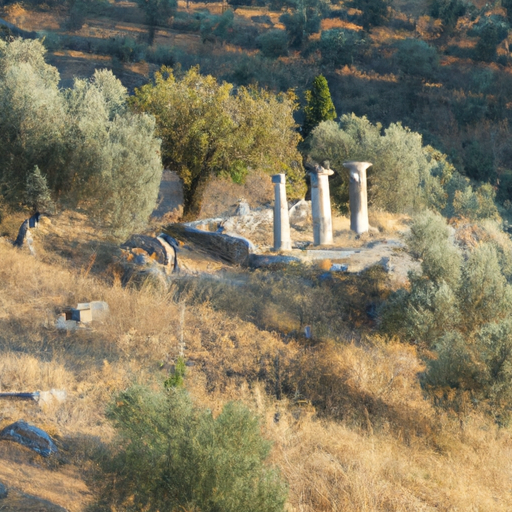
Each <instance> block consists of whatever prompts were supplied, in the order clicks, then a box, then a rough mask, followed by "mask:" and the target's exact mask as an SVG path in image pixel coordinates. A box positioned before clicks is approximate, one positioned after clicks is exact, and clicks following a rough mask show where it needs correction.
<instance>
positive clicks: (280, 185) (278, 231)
mask: <svg viewBox="0 0 512 512" xmlns="http://www.w3.org/2000/svg"><path fill="white" fill-rule="evenodd" d="M272 183H273V184H274V194H275V202H274V250H275V251H289V250H291V248H292V240H291V237H290V219H289V217H288V201H287V200H286V178H285V175H284V174H274V176H272Z"/></svg>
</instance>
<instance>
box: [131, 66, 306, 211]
mask: <svg viewBox="0 0 512 512" xmlns="http://www.w3.org/2000/svg"><path fill="white" fill-rule="evenodd" d="M131 105H132V107H133V110H134V111H135V112H148V113H150V114H152V115H154V116H155V118H156V122H157V133H158V135H159V136H160V137H161V139H162V156H163V163H164V165H165V166H166V167H169V168H170V169H172V170H175V171H176V172H177V173H178V175H179V176H180V178H181V179H182V181H183V185H184V212H183V213H184V217H185V218H195V217H197V215H198V214H199V212H200V210H201V204H202V198H203V194H204V191H205V189H206V186H207V184H208V182H209V180H210V179H211V177H212V176H215V175H220V174H225V175H228V176H231V177H235V178H236V179H240V177H241V176H242V177H243V175H244V174H247V173H248V172H250V170H251V169H257V168H258V169H261V170H263V171H265V172H268V173H269V174H270V173H276V172H285V173H286V174H287V175H288V179H289V181H291V182H292V184H293V185H295V186H294V187H293V190H291V192H292V197H293V193H294V194H295V196H297V195H299V196H300V194H301V193H302V192H303V191H302V190H301V186H302V182H301V177H302V166H301V163H300V161H301V159H300V156H299V154H298V152H297V143H298V141H299V140H300V136H299V135H298V134H297V132H296V129H295V128H296V125H295V121H294V119H293V112H294V111H295V109H296V100H295V97H294V95H293V94H292V93H288V94H277V95H276V94H273V93H271V92H268V91H265V90H260V89H256V88H244V87H240V88H238V90H236V91H235V90H234V89H233V86H232V85H231V84H228V83H225V82H224V83H218V82H217V80H216V79H215V78H214V77H212V76H204V75H201V74H200V73H199V69H198V68H192V69H190V70H189V71H188V72H187V73H186V74H185V75H184V76H183V77H181V78H177V77H175V75H174V74H173V72H172V70H171V69H169V68H165V67H164V68H162V70H161V71H160V72H158V73H156V75H155V81H154V83H149V84H147V85H144V86H143V87H141V88H140V89H136V91H135V96H134V97H133V98H132V101H131Z"/></svg>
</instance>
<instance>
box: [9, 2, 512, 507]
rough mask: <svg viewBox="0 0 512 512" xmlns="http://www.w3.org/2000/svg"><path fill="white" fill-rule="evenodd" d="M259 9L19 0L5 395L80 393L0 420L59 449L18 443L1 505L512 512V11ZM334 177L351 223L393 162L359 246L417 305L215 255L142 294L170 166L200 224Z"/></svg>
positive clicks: (14, 18) (398, 5)
mask: <svg viewBox="0 0 512 512" xmlns="http://www.w3.org/2000/svg"><path fill="white" fill-rule="evenodd" d="M247 3H250V5H246V2H243V1H241V0H229V1H228V2H227V4H222V5H221V4H217V3H199V2H195V1H194V0H190V1H187V2H182V1H179V2H177V3H175V2H173V1H171V0H148V1H142V0H141V1H139V2H113V3H109V2H106V1H103V0H92V1H84V0H51V1H48V2H46V3H41V2H39V1H37V0H26V2H24V3H23V4H22V5H21V4H13V3H12V2H10V1H9V0H3V1H1V0H0V9H1V10H2V13H1V14H0V17H1V18H3V19H6V20H7V21H8V22H10V23H12V24H13V25H1V26H0V235H1V238H0V261H1V263H0V390H1V391H35V390H41V391H45V390H50V389H52V388H55V389H62V390H65V391H66V392H67V398H66V400H65V401H63V402H62V403H58V402H57V401H54V402H48V403H41V404H36V403H34V402H14V401H3V402H1V403H0V428H3V427H4V426H6V425H8V424H10V423H12V422H14V421H16V420H19V419H24V420H27V421H29V422H31V423H34V424H37V425H38V426H39V427H41V428H44V429H45V430H46V431H47V432H48V433H49V434H50V435H51V436H52V437H54V438H55V440H56V442H57V445H58V447H59V453H58V455H57V456H55V457H52V458H49V459H43V458H42V457H40V456H38V455H35V454H33V453H31V452H29V451H28V450H25V449H24V448H20V447H18V446H16V445H13V444H11V443H8V442H2V443H0V481H2V482H4V483H6V484H7V485H8V487H11V488H18V489H19V490H21V491H23V492H26V493H28V494H33V495H36V496H38V497H39V498H41V499H45V500H48V501H50V502H52V503H55V504H57V505H60V506H63V507H65V508H67V509H69V510H70V511H77V512H78V511H83V512H85V511H112V512H114V511H116V510H127V511H130V510H131V511H141V512H142V511H155V512H156V511H158V512H164V511H168V512H178V511H180V512H185V511H186V512H221V511H222V512H229V511H237V512H257V511H262V512H263V511H268V512H270V511H275V512H278V511H300V512H323V511H325V512H327V511H339V510H343V511H347V512H351V511H353V512H356V511H363V510H364V511H374V512H377V511H378V512H405V511H433V510H436V511H452V510H464V511H466V510H468V511H488V510H492V511H498V512H499V511H504V512H505V511H509V510H511V509H512V496H511V494H510V481H511V478H512V465H511V464H510V460H511V458H512V431H511V428H512V416H511V411H512V322H511V321H510V317H511V310H512V287H511V286H512V256H511V255H512V241H511V240H510V236H509V232H510V227H509V222H510V220H511V217H510V216H511V212H512V202H511V201H512V197H511V196H510V194H511V193H512V170H510V169H509V162H510V155H511V154H512V151H511V147H510V140H509V137H508V133H509V123H510V121H511V120H512V117H511V103H510V101H509V98H508V91H509V90H510V85H511V84H510V76H511V73H510V70H511V69H512V60H511V57H510V53H509V48H508V40H509V29H510V25H509V24H510V16H509V10H510V8H511V7H510V5H509V3H508V2H500V3H491V4H489V3H486V4H485V6H484V5H481V4H478V3H476V2H475V3H471V2H470V3H464V2H460V1H458V0H449V1H448V0H436V1H433V2H428V3H427V2H416V3H414V4H407V3H405V2H394V3H390V2H387V1H384V0H364V1H363V0H357V1H356V0H354V1H353V2H330V1H328V0H271V1H270V2H268V3H265V2H262V1H259V0H253V1H252V2H249V0H247ZM18 36H20V37H18ZM325 160H327V161H329V162H330V166H331V168H332V169H333V170H334V171H335V174H334V176H333V177H332V178H331V196H332V201H333V208H334V209H335V210H336V215H337V217H336V216H335V221H336V222H338V221H339V219H340V218H341V217H340V216H341V215H343V214H346V213H347V211H348V175H347V174H346V171H345V169H344V167H343V162H344V161H347V160H364V161H370V162H372V164H373V165H372V167H371V168H370V169H369V175H368V187H369V188H368V197H369V202H370V205H369V206H370V221H371V223H372V225H373V226H374V228H376V229H374V230H373V231H372V232H371V233H369V234H367V235H364V236H363V237H360V238H359V239H357V240H355V238H354V237H353V238H349V237H346V238H343V241H345V240H348V241H349V242H353V243H354V247H355V248H357V249H360V248H364V246H365V244H367V245H368V244H372V243H374V242H378V243H386V242H387V241H388V240H387V239H391V238H393V242H394V243H396V246H397V248H396V249H395V252H396V254H404V255H405V253H407V255H406V256H407V258H408V261H410V260H411V258H412V259H414V260H415V265H416V267H414V268H416V270H414V271H410V272H409V274H408V276H407V278H406V279H405V277H404V279H402V280H399V279H397V278H396V275H393V273H392V272H391V273H390V272H389V268H387V267H386V265H375V266H373V267H370V268H367V269H366V270H364V271H362V272H360V273H358V274H352V273H344V272H343V273H342V272H328V270H329V268H330V263H327V264H324V266H323V267H322V265H320V266H316V265H313V264H311V265H306V264H298V263H297V264H290V265H288V266H287V267H286V268H278V267H275V268H273V267H270V268H266V269H258V270H247V269H241V268H238V267H234V266H230V265H227V264H224V263H220V262H219V261H217V260H215V261H214V260H211V261H210V260H207V261H206V260H205V258H206V256H204V257H203V256H200V255H199V256H198V255H195V256H196V257H195V259H194V258H192V257H191V259H190V260H186V258H185V257H184V260H185V261H184V268H188V269H189V270H191V272H188V273H185V275H182V276H177V277H176V278H175V279H173V281H172V284H171V285H169V286H161V285H155V284H154V282H153V283H152V282H151V281H150V280H148V281H147V282H137V283H135V282H132V283H128V284H126V283H124V282H123V280H122V275H121V269H120V265H119V262H118V257H119V240H120V239H121V238H123V237H126V236H127V235H128V234H130V233H134V232H140V233H147V234H155V232H158V231H159V230H160V229H161V227H162V226H161V224H162V222H160V221H158V220H156V219H154V218H150V215H151V212H152V211H153V208H154V207H155V202H156V199H157V194H158V190H159V185H160V181H161V177H162V170H163V169H164V167H165V168H169V169H170V170H171V171H174V172H175V173H176V174H177V176H179V179H180V180H181V183H182V184H183V190H184V202H183V211H182V212H181V211H179V210H177V212H172V213H169V215H170V217H169V218H171V216H172V218H173V219H176V218H178V217H181V218H182V219H187V220H190V219H195V218H197V217H198V216H200V215H201V212H205V211H208V212H225V211H229V209H230V208H232V205H228V204H227V202H228V199H229V198H232V197H235V193H234V192H233V190H236V191H237V193H238V191H241V194H240V196H239V197H241V196H242V195H243V193H244V192H245V193H247V194H249V195H251V197H249V198H248V200H249V202H251V201H257V202H258V203H259V204H264V203H265V201H267V200H268V201H270V200H271V199H272V197H271V194H272V188H271V184H270V179H269V175H271V174H276V173H285V174H286V175H287V182H288V186H289V188H288V197H289V199H291V200H295V199H299V198H302V197H303V196H304V195H305V194H306V193H307V176H306V172H305V168H308V167H309V164H312V163H321V162H323V161H325ZM230 187H231V188H230ZM256 188H257V189H258V190H255V189H256ZM237 197H238V196H237ZM229 201H231V199H229ZM36 211H39V212H41V213H43V214H46V215H43V216H42V217H41V222H40V227H39V229H38V230H36V229H34V230H32V236H33V238H34V247H36V249H37V251H36V252H37V256H36V257H34V256H31V255H30V254H28V251H27V252H25V251H24V250H18V249H16V248H14V247H13V246H12V244H11V243H10V240H11V241H12V240H14V239H15V238H16V234H17V230H18V228H19V226H20V224H21V223H22V222H23V221H24V220H25V219H26V218H27V217H28V216H29V215H31V214H33V213H34V212H36ZM347 222H348V221H347ZM347 222H345V224H347ZM296 228H297V230H300V229H305V228H304V226H296ZM377 231H378V233H377ZM297 232H298V231H297ZM354 236H355V235H354ZM339 239H341V237H339ZM397 239H400V240H401V241H402V242H403V245H402V246H400V244H399V243H398V240H397ZM303 241H304V240H301V242H303ZM399 246H400V247H399ZM187 250H189V251H190V249H187ZM183 253H184V254H190V253H185V249H184V250H183ZM180 258H181V256H180ZM201 258H203V260H205V261H206V262H205V261H199V260H201ZM201 265H202V266H201ZM324 267H325V268H324ZM407 268H411V267H407ZM326 271H327V272H326ZM403 274H405V272H404V273H403ZM90 300H104V301H106V302H107V303H108V304H109V307H110V314H109V316H108V317H107V318H106V319H105V320H104V321H103V322H101V323H96V324H94V325H93V328H91V329H77V330H76V331H63V330H59V329H57V327H56V324H55V321H56V317H57V315H58V314H60V313H61V312H62V311H63V310H64V309H65V308H66V307H68V306H70V305H74V304H76V303H80V302H87V301H90ZM306 328H307V329H306ZM306 333H308V335H306ZM309 333H312V335H309Z"/></svg>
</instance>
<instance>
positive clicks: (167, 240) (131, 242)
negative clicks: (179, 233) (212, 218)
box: [119, 233, 179, 285]
mask: <svg viewBox="0 0 512 512" xmlns="http://www.w3.org/2000/svg"><path fill="white" fill-rule="evenodd" d="M178 247H179V244H178V242H177V241H176V240H175V239H174V238H173V237H172V236H170V235H168V234H166V233H160V235H158V236H157V237H153V236H148V235H132V236H131V237H130V238H129V239H128V240H127V241H126V242H124V243H123V244H121V255H120V258H119V263H120V265H121V267H122V269H123V276H122V282H123V284H127V283H128V282H130V281H141V282H142V281H144V280H145V279H147V278H152V279H153V280H154V281H155V282H156V283H161V284H163V285H165V284H168V282H169V277H170V276H171V274H175V273H178V272H179V265H178V254H177V253H178Z"/></svg>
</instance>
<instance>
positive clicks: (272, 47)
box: [256, 29, 288, 58]
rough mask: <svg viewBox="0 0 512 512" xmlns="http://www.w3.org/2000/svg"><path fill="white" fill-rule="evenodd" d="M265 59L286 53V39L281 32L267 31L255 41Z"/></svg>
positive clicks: (284, 34) (276, 30) (275, 30)
mask: <svg viewBox="0 0 512 512" xmlns="http://www.w3.org/2000/svg"><path fill="white" fill-rule="evenodd" d="M256 41H257V44H258V46H259V47H260V48H261V53H262V54H263V55H264V56H265V57H270V58H276V57H280V56H281V55H286V53H287V52H288V37H287V35H286V32H284V31H283V30H278V29H274V30H268V31H267V32H264V33H263V34H261V35H260V36H258V38H257V39H256Z"/></svg>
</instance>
